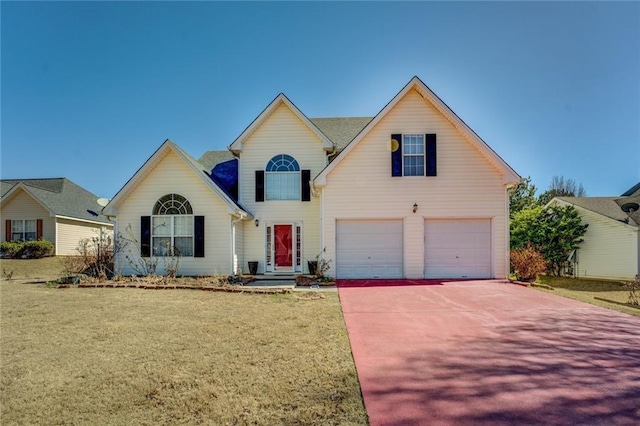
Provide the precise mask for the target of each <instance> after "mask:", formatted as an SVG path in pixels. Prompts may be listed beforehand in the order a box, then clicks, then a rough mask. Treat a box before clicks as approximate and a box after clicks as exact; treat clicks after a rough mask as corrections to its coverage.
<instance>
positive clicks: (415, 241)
mask: <svg viewBox="0 0 640 426" xmlns="http://www.w3.org/2000/svg"><path fill="white" fill-rule="evenodd" d="M397 133H402V134H410V133H418V134H420V133H435V134H437V176H434V177H392V176H391V153H390V139H391V135H392V134H397ZM323 198H324V199H323V202H324V218H325V219H324V224H323V229H324V242H323V244H324V245H325V246H326V257H327V258H331V259H333V258H335V253H336V247H335V241H336V235H335V230H336V220H338V219H401V220H403V222H404V245H403V247H404V256H403V258H404V274H405V277H407V278H422V277H423V276H424V221H425V219H457V218H459V219H463V218H466V219H472V218H483V219H490V220H491V232H492V235H491V246H492V253H491V262H492V267H491V270H492V276H493V277H495V278H505V277H506V276H507V274H508V264H507V255H506V253H507V251H508V232H507V209H506V200H507V193H506V188H505V185H504V184H503V175H502V172H501V171H499V170H498V169H497V167H495V166H494V165H493V164H492V163H490V162H489V161H488V160H487V159H486V158H485V157H484V155H483V154H482V153H481V152H480V151H479V150H478V149H476V148H475V147H473V146H472V145H471V144H470V143H469V142H468V141H467V140H466V139H465V136H464V135H463V134H462V133H460V132H459V131H458V130H456V128H455V127H454V126H453V125H452V124H451V123H450V122H449V121H448V120H447V119H445V118H444V117H443V116H442V115H441V114H440V113H439V112H438V111H437V110H436V109H435V108H434V107H433V106H431V104H429V103H428V102H427V101H426V100H425V99H424V98H423V97H422V96H421V95H420V94H419V93H418V92H417V91H416V90H411V91H409V92H408V93H407V94H406V96H405V97H404V98H402V99H401V100H400V101H399V102H398V103H397V104H396V105H395V106H394V107H393V108H392V109H391V110H390V111H389V112H388V113H387V114H386V115H385V116H384V117H383V118H382V119H381V120H380V122H378V123H377V124H376V126H375V127H374V128H373V129H371V130H370V131H369V133H368V134H367V135H366V136H365V138H364V139H363V140H361V141H360V142H359V144H358V145H357V146H355V147H354V149H353V150H352V151H351V152H350V153H349V154H348V155H347V156H346V157H344V158H343V159H342V160H341V162H340V163H338V164H337V165H336V166H335V168H334V169H333V170H332V171H331V172H330V173H329V174H328V176H327V182H326V186H325V187H324V188H323ZM414 203H416V204H417V205H418V210H417V212H416V213H413V212H412V206H413V204H414ZM330 273H335V271H330Z"/></svg>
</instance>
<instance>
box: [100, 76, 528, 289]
mask: <svg viewBox="0 0 640 426" xmlns="http://www.w3.org/2000/svg"><path fill="white" fill-rule="evenodd" d="M519 180H520V177H519V176H518V174H517V173H515V172H514V171H513V169H511V168H510V167H509V166H508V165H507V164H506V163H505V162H504V160H502V159H501V158H500V157H499V156H498V155H497V154H496V153H495V152H494V151H493V150H492V149H491V148H490V147H489V146H488V145H487V144H486V143H485V142H484V141H483V140H482V139H481V138H480V137H479V136H478V135H477V134H475V133H474V132H473V131H472V130H471V129H470V128H469V127H468V126H467V125H466V124H465V123H464V122H463V121H462V120H461V119H460V118H459V117H458V116H457V115H456V114H454V113H453V111H451V109H449V107H447V105H446V104H445V103H444V102H442V100H441V99H440V98H438V97H437V96H436V95H435V94H434V93H433V92H432V91H431V90H430V89H429V88H428V87H427V86H426V85H425V84H424V83H423V82H422V81H421V80H420V79H418V78H417V77H414V78H413V79H412V80H411V81H410V82H409V83H408V84H407V85H406V86H405V87H404V88H403V89H402V90H401V91H400V92H399V93H398V94H397V95H396V96H395V97H394V98H393V99H392V100H391V101H390V102H389V103H388V104H387V105H386V106H385V107H384V108H383V109H382V110H381V111H380V112H379V113H378V114H377V115H376V116H375V117H346V118H308V117H306V116H305V115H304V114H303V113H302V112H301V111H300V110H299V109H298V108H297V107H296V106H295V105H294V104H293V103H292V102H291V101H290V100H289V99H288V98H287V97H286V96H285V95H283V94H280V95H278V96H277V97H276V98H275V99H274V100H273V101H272V102H271V103H270V104H269V105H268V106H267V107H266V108H265V110H264V111H263V112H262V113H261V114H260V115H259V116H258V117H257V118H256V119H255V120H253V122H251V124H250V125H249V126H248V127H247V128H246V129H245V130H244V131H243V132H242V134H240V135H239V136H238V138H237V139H236V140H235V141H234V142H233V143H231V145H230V146H229V150H228V152H217V151H210V152H207V153H205V154H204V155H203V156H202V157H201V158H200V159H199V160H195V159H194V158H192V157H191V156H189V155H188V154H187V153H185V152H184V151H183V150H182V149H181V148H180V147H178V146H177V145H176V144H175V143H173V142H171V141H169V140H167V141H166V142H165V143H163V144H162V145H161V146H160V148H159V149H158V150H157V151H156V152H155V153H154V154H153V155H152V156H151V158H149V160H147V162H146V163H145V164H144V165H143V166H142V167H141V168H140V170H139V171H138V172H137V173H136V174H135V175H134V176H133V177H132V178H131V179H130V180H129V182H127V183H126V184H125V186H124V187H123V188H122V189H121V190H120V191H119V192H118V193H117V194H116V196H115V197H114V198H113V199H112V200H111V202H110V203H109V205H107V207H106V208H105V210H104V213H105V214H107V215H109V216H113V217H115V218H116V219H117V232H118V233H119V234H121V235H123V236H125V238H126V239H128V240H129V244H128V246H127V247H126V248H125V249H123V250H122V251H121V253H120V255H119V257H118V266H119V268H120V270H121V272H122V273H124V274H133V273H136V269H137V268H136V265H139V264H140V262H145V260H146V261H149V260H153V261H155V262H157V263H158V267H159V268H160V270H159V272H161V270H162V267H163V265H165V264H166V263H167V262H166V261H167V260H168V259H169V258H172V255H176V254H179V255H180V258H179V262H180V266H179V268H180V270H179V273H180V274H183V275H216V274H232V273H236V272H237V271H238V270H239V269H242V270H243V271H245V272H246V271H247V263H248V262H258V273H261V274H270V273H291V274H295V273H305V272H308V270H307V260H315V259H316V257H317V256H321V257H322V258H323V259H325V260H327V261H331V263H330V265H331V270H330V271H329V274H331V275H333V276H336V277H337V278H504V277H506V276H507V275H508V272H509V255H508V252H509V244H508V241H509V235H508V217H509V212H508V206H509V202H508V189H509V188H510V187H511V186H513V185H514V184H516V183H517V182H518V181H519ZM163 261H164V262H163Z"/></svg>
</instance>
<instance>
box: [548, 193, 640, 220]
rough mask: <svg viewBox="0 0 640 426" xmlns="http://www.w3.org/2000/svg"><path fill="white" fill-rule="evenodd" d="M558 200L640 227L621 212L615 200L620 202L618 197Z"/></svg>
mask: <svg viewBox="0 0 640 426" xmlns="http://www.w3.org/2000/svg"><path fill="white" fill-rule="evenodd" d="M557 198H558V199H559V200H562V201H565V202H567V203H570V204H573V205H574V206H578V207H582V208H583V209H586V210H590V211H592V212H594V213H598V214H601V215H603V216H606V217H609V218H611V219H614V220H618V221H620V222H625V223H626V221H627V220H628V224H629V225H633V226H640V222H639V221H637V220H634V218H630V217H629V215H627V214H626V213H625V212H623V211H622V209H621V208H620V206H619V205H618V203H616V200H620V197H557Z"/></svg>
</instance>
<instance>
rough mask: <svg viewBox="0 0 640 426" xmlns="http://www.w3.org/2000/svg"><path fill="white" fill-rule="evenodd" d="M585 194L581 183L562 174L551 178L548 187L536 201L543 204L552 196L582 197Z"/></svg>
mask: <svg viewBox="0 0 640 426" xmlns="http://www.w3.org/2000/svg"><path fill="white" fill-rule="evenodd" d="M586 195H587V193H586V191H585V190H584V187H583V186H582V184H581V183H580V184H579V183H576V181H575V180H573V179H565V178H564V177H562V176H554V177H553V178H551V184H550V185H549V189H547V190H546V191H545V192H543V193H542V194H541V195H540V197H539V198H538V202H539V204H541V205H543V206H544V205H546V204H547V203H548V202H549V201H551V200H552V199H553V198H554V197H584V196H586Z"/></svg>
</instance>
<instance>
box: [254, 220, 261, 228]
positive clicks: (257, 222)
mask: <svg viewBox="0 0 640 426" xmlns="http://www.w3.org/2000/svg"><path fill="white" fill-rule="evenodd" d="M253 223H255V224H256V228H257V227H258V226H260V221H259V220H258V219H256V220H254V221H253Z"/></svg>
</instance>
